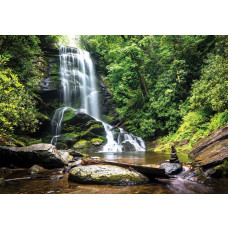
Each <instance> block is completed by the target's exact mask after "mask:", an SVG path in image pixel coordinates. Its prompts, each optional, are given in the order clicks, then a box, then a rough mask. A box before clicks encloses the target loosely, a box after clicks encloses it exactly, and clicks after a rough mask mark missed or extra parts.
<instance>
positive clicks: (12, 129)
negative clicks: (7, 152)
mask: <svg viewBox="0 0 228 228" xmlns="http://www.w3.org/2000/svg"><path fill="white" fill-rule="evenodd" d="M55 42H56V37H55V36H33V35H28V36H27V35H26V36H4V35H2V36H0V142H2V144H3V145H4V144H5V145H8V144H10V145H19V146H21V145H24V144H23V143H22V142H19V141H17V140H15V139H14V137H16V138H18V137H19V136H18V135H21V134H22V133H23V134H31V133H33V132H35V131H36V130H37V129H38V127H39V120H38V117H39V116H40V114H39V113H38V109H37V107H36V104H37V100H38V99H39V96H38V94H37V93H36V92H37V91H38V90H39V89H40V87H39V83H40V82H41V80H42V78H43V76H44V72H45V70H46V64H45V61H44V53H43V48H44V46H45V45H49V46H52V45H54V43H55ZM29 140H30V141H31V137H29ZM22 141H23V140H22ZM25 143H26V144H27V145H28V144H29V143H28V142H25Z"/></svg>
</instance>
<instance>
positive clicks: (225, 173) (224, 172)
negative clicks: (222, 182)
mask: <svg viewBox="0 0 228 228" xmlns="http://www.w3.org/2000/svg"><path fill="white" fill-rule="evenodd" d="M212 176H213V177H228V161H227V160H225V161H224V162H223V163H222V164H221V165H218V166H216V167H214V173H213V175H212Z"/></svg>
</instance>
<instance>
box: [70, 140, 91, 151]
mask: <svg viewBox="0 0 228 228" xmlns="http://www.w3.org/2000/svg"><path fill="white" fill-rule="evenodd" d="M90 146H91V142H89V141H86V140H80V141H78V142H77V143H76V144H75V145H74V148H75V149H81V148H86V147H90Z"/></svg>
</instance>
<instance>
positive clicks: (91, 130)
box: [57, 109, 105, 153]
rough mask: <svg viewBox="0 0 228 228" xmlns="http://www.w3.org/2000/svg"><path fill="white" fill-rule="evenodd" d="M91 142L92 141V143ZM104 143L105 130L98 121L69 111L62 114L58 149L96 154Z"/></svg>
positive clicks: (71, 110)
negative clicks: (72, 149)
mask: <svg viewBox="0 0 228 228" xmlns="http://www.w3.org/2000/svg"><path fill="white" fill-rule="evenodd" d="M92 140H93V141H92ZM104 143H105V129H104V126H103V124H102V122H100V121H96V120H95V119H94V118H92V117H91V116H89V115H87V114H84V113H75V110H73V109H69V110H67V111H66V112H65V114H64V119H63V126H62V134H61V136H60V137H59V138H58V142H57V148H58V149H71V148H74V149H77V151H79V152H83V153H88V152H96V151H98V150H99V149H100V147H101V146H102V145H103V144H104Z"/></svg>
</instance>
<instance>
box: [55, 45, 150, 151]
mask: <svg viewBox="0 0 228 228" xmlns="http://www.w3.org/2000/svg"><path fill="white" fill-rule="evenodd" d="M59 55H60V79H61V87H62V96H63V97H62V100H63V103H64V107H61V108H58V109H56V111H55V113H54V116H53V118H52V121H51V125H52V132H53V138H52V140H51V143H52V144H56V143H57V140H58V137H59V136H60V135H61V124H62V120H63V116H64V112H65V111H66V110H68V109H73V110H75V112H83V113H86V114H88V115H90V116H92V117H93V118H94V119H96V120H98V121H101V122H102V123H103V126H104V128H105V132H106V139H107V142H106V144H105V145H104V146H103V148H102V151H103V152H122V151H124V150H126V149H124V148H128V150H133V151H145V149H146V147H145V143H144V141H143V140H142V139H141V138H140V137H137V136H134V135H132V134H129V133H127V132H125V131H124V130H123V129H121V128H119V129H120V132H115V131H114V130H112V126H110V125H109V124H107V123H105V122H103V121H102V120H101V118H100V112H99V99H98V90H97V83H96V77H95V71H94V65H93V62H92V59H91V58H90V54H89V52H87V51H85V50H81V49H76V48H71V47H60V50H59Z"/></svg>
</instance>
